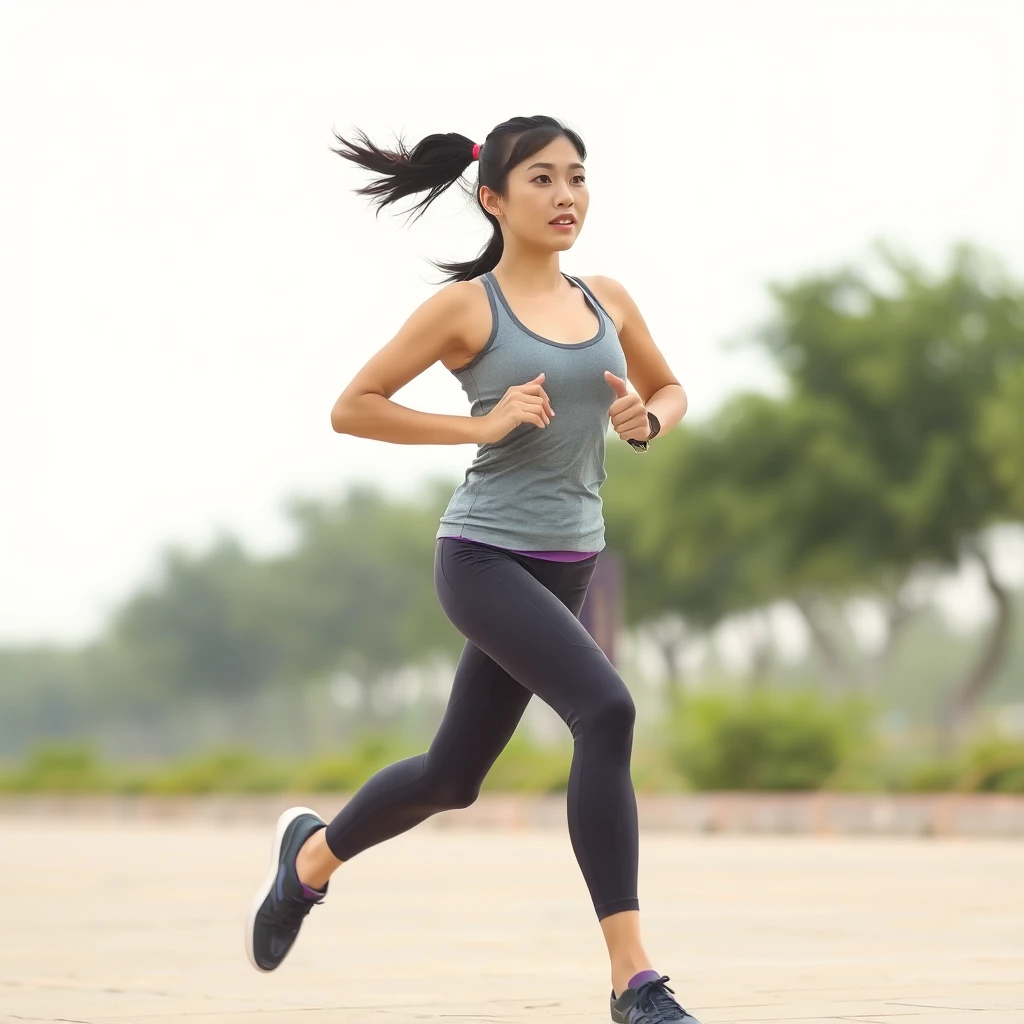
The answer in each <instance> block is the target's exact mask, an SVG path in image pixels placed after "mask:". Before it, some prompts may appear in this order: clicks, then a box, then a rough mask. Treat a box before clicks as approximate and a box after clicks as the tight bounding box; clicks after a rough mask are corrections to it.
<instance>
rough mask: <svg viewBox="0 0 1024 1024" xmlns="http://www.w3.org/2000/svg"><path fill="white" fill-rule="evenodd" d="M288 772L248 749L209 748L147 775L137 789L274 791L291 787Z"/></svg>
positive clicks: (167, 792) (190, 791) (187, 791)
mask: <svg viewBox="0 0 1024 1024" xmlns="http://www.w3.org/2000/svg"><path fill="white" fill-rule="evenodd" d="M291 775H292V773H291V772H289V771H288V770H287V768H285V767H284V766H282V765H278V764H275V763H273V762H270V761H267V760H266V759H264V758H260V757H257V756H256V755H255V754H253V753H252V752H250V751H247V750H242V749H228V750H219V751H213V752H211V753H208V754H203V755H202V756H200V757H196V758H192V759H189V760H187V761H182V762H179V763H178V764H176V765H173V766H171V767H169V768H167V769H164V770H163V771H159V772H156V773H154V774H153V775H151V776H150V777H149V778H148V779H146V780H145V781H143V782H141V783H140V784H139V788H138V790H137V791H138V792H145V793H155V794H173V793H188V794H192V793H218V792H220V793H278V792H281V791H282V790H286V789H289V788H290V787H291Z"/></svg>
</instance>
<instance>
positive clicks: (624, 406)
mask: <svg viewBox="0 0 1024 1024" xmlns="http://www.w3.org/2000/svg"><path fill="white" fill-rule="evenodd" d="M604 379H605V380H606V381H608V383H609V384H610V385H611V386H612V387H613V388H614V389H615V394H616V395H617V396H618V397H617V398H616V399H615V401H614V402H612V404H611V408H609V410H608V416H609V417H610V418H611V421H612V426H613V427H614V428H615V432H616V433H617V434H618V435H619V437H621V438H622V440H623V441H629V440H633V441H646V440H647V439H648V438H649V437H650V436H651V421H650V420H649V419H648V418H647V406H645V405H644V403H643V401H642V400H641V398H640V396H639V395H638V394H636V393H635V392H633V391H630V390H629V389H628V388H627V387H626V382H625V381H624V380H623V379H622V378H621V377H616V376H615V374H614V373H610V372H609V371H608V370H605V371H604Z"/></svg>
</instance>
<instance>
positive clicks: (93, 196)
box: [0, 0, 1024, 793]
mask: <svg viewBox="0 0 1024 1024" xmlns="http://www.w3.org/2000/svg"><path fill="white" fill-rule="evenodd" d="M664 10H667V9H661V8H660V6H659V5H654V4H649V5H644V4H640V5H639V6H635V5H634V7H633V14H632V17H631V18H630V19H629V20H625V19H624V18H623V17H622V16H621V14H620V13H619V12H617V11H616V9H614V8H613V7H611V6H604V5H590V6H584V7H573V8H550V7H549V8H545V7H525V8H516V9H513V10H506V11H505V12H504V13H503V15H502V16H501V17H500V18H499V19H495V18H493V16H492V14H489V13H488V12H487V11H486V10H483V9H480V8H473V9H469V8H467V9H466V10H464V11H463V12H462V13H461V15H460V16H459V17H458V18H449V17H447V16H445V17H443V18H442V17H441V16H440V15H439V14H437V13H435V12H432V11H431V9H430V8H429V6H422V5H420V6H412V5H409V6H405V7H402V6H399V7H398V8H395V9H394V10H393V11H390V13H389V14H388V15H387V16H386V13H385V12H383V11H375V10H374V9H373V8H372V7H369V6H367V5H355V4H347V3H336V4H314V3H298V4H290V5H288V6H287V7H285V6H283V5H280V4H269V3H247V4H244V5H243V4H238V3H233V2H225V3H218V4H206V3H202V4H201V3H176V4H174V5H153V4H137V3H127V2H109V3H102V4H100V3H93V4H70V3H67V4H62V3H54V2H39V3H33V4H27V3H16V2H4V3H0V84H2V88H0V109H2V114H3V124H4V131H3V134H2V137H0V149H2V168H3V171H2V174H3V178H4V182H5V187H4V188H3V190H2V191H0V224H2V230H0V235H2V239H3V241H2V242H0V280H2V288H3V298H2V302H0V345H2V349H3V361H2V366H0V438H2V441H0V450H2V452H3V466H2V477H0V479H2V496H0V787H2V788H4V789H7V790H10V791H46V790H79V791H118V792H151V793H169V792H186V793H187V792H205V791H213V790H225V791H231V792H242V791H247V792H263V791H280V790H290V789H297V790H301V791H304V792H309V791H316V790H333V791H348V790H350V789H351V788H353V787H355V786H358V785H359V784H360V783H361V782H362V781H363V779H364V778H365V777H366V775H367V774H368V773H369V772H371V771H372V770H373V769H374V768H376V767H378V766H379V765H381V764H383V763H386V762H387V761H390V760H392V759H394V758H395V757H399V756H404V755H405V754H409V753H413V752H416V751H418V750H421V749H423V748H424V746H425V744H426V743H427V742H429V737H430V735H431V733H432V731H433V728H434V727H435V725H436V723H437V721H438V719H439V717H440V715H441V713H442V711H443V707H444V702H445V700H446V697H447V693H448V688H449V685H450V679H451V673H452V670H453V667H454V664H455V661H456V659H457V657H458V653H459V650H460V648H461V644H462V641H461V637H460V636H459V635H458V633H457V632H456V631H455V629H454V628H453V627H452V626H451V625H450V624H449V623H448V621H447V620H446V619H445V617H444V615H443V613H442V612H441V611H440V609H439V607H438V605H437V601H436V598H435V596H434V592H433V583H432V563H433V548H434V539H433V538H434V534H435V532H436V527H437V519H438V517H439V515H440V514H441V511H442V510H443V508H444V506H445V504H446V503H447V501H448V498H449V496H450V494H451V492H452V490H453V489H454V487H455V486H456V485H457V483H458V482H459V480H460V479H461V474H462V473H463V471H464V469H465V467H466V466H467V465H468V464H469V462H470V460H471V458H472V455H473V451H472V449H471V448H470V447H469V446H461V447H452V448H440V447H419V446H417V447H406V448H403V447H399V446H390V445H384V444H381V443H379V442H372V441H365V440H360V439H355V438H351V437H342V436H338V435H335V434H334V433H333V432H332V430H331V427H330V422H329V413H330V409H331V406H332V404H333V402H334V400H335V398H336V397H337V395H338V394H339V393H340V391H341V390H342V389H343V388H344V386H345V385H346V384H347V382H348V381H349V380H350V379H351V377H352V376H353V375H354V373H355V372H356V371H357V370H358V368H359V367H360V366H361V365H362V364H363V363H364V362H365V360H366V359H368V358H369V356H370V355H371V354H372V353H373V352H374V351H376V350H377V349H378V348H380V347H381V346H382V345H383V344H385V343H386V342H387V341H388V340H389V339H390V337H391V336H392V335H393V334H394V333H395V331H396V330H397V329H398V327H399V326H400V325H401V323H402V322H403V321H404V319H405V318H406V317H407V316H408V315H409V313H411V312H412V310H413V309H414V308H415V307H416V305H417V304H418V303H420V302H422V301H423V300H424V299H425V298H427V296H428V295H430V294H431V292H432V291H433V290H434V289H435V287H436V282H437V280H438V276H439V275H438V274H437V273H436V272H435V271H434V270H433V269H432V268H431V267H430V266H429V264H428V263H427V262H426V261H427V259H428V258H435V259H455V258H459V259H464V258H466V257H467V255H469V254H473V253H475V252H477V251H478V250H479V248H480V247H481V246H482V245H483V243H484V241H485V239H486V237H487V234H488V231H489V229H488V228H487V227H486V225H485V222H484V220H483V218H482V217H481V216H480V215H479V214H478V213H477V212H475V210H474V208H473V206H472V205H471V204H470V202H469V201H467V199H466V198H465V196H463V195H462V193H461V192H460V191H459V190H458V189H453V190H451V192H450V194H448V195H446V196H445V197H443V199H442V200H441V201H439V202H437V203H435V204H434V206H433V207H432V208H431V210H430V211H429V212H428V213H427V215H426V216H425V217H423V219H422V220H420V221H418V222H417V223H416V224H415V225H411V226H409V225H406V224H405V222H404V220H403V219H402V218H401V217H391V216H382V217H381V218H380V219H377V218H375V217H374V216H373V214H372V212H371V211H370V210H369V208H368V206H367V204H366V202H365V201H364V200H363V199H361V198H360V197H357V196H356V195H354V193H353V189H355V188H357V187H358V186H359V185H360V184H362V183H363V182H364V181H365V176H362V175H361V174H360V172H358V171H357V170H355V169H354V168H352V167H350V166H349V165H347V164H345V163H343V161H341V160H340V159H339V158H338V157H337V156H335V155H334V154H332V153H331V152H330V148H329V147H330V146H331V144H332V143H333V136H332V134H331V131H332V129H337V130H338V131H339V132H341V133H345V132H346V131H349V130H351V128H352V127H353V126H358V127H359V128H361V129H364V130H365V131H367V132H368V133H369V134H370V136H371V137H372V138H374V139H375V140H377V141H379V142H382V143H386V142H388V141H390V140H391V139H393V137H394V135H395V134H397V133H400V134H402V135H403V136H404V137H405V138H406V139H407V140H409V141H410V142H413V141H415V140H416V139H418V138H419V137H421V136H423V135H425V134H428V133H431V132H444V131H457V132H460V133H463V134H466V135H469V136H471V137H474V138H477V139H479V140H482V139H483V137H484V136H485V135H486V133H487V132H488V131H489V129H490V128H491V127H492V126H493V125H494V124H496V123H498V122H500V121H503V120H505V119H507V118H509V117H512V116H515V115H519V114H535V113H546V114H551V115H553V116H556V117H559V118H561V119H563V120H564V121H566V122H567V123H569V124H570V125H571V126H572V127H573V128H575V129H576V130H578V131H579V132H580V133H581V134H582V136H583V138H584V140H585V142H586V144H587V146H588V150H589V156H588V160H587V170H588V179H589V184H590V189H591V196H592V198H591V210H590V214H589V218H588V222H587V225H586V227H585V229H584V231H583V233H582V236H581V238H580V241H579V243H578V244H577V245H576V246H575V247H574V249H573V250H572V251H571V252H569V253H567V254H566V256H565V259H564V263H563V269H565V270H566V271H567V272H569V273H573V274H604V275H608V276H611V277H614V278H616V279H618V280H620V281H621V282H622V283H623V284H624V285H625V286H626V287H627V289H629V291H630V292H631V294H632V295H633V297H634V298H635V299H636V301H637V303H638V304H639V306H640V308H641V310H642V311H643V313H644V316H645V318H646V320H647V323H648V325H649V326H650V328H651V331H652V333H653V335H654V337H655V340H656V341H657V343H658V344H659V346H660V347H661V349H662V350H663V351H664V352H665V354H666V356H667V358H668V360H669V362H670V364H671V366H672V368H673V370H674V371H675V373H676V374H677V376H678V377H679V379H680V380H681V381H682V382H683V384H684V386H685V387H686V389H687V391H688V394H689V397H690V413H689V415H688V416H687V418H686V420H685V421H684V424H683V425H682V426H681V427H680V428H679V429H677V430H674V431H671V432H670V433H669V434H668V435H665V436H663V437H662V438H659V440H658V441H657V442H656V443H655V444H654V445H653V446H652V450H651V452H650V453H649V454H648V455H647V456H642V457H641V456H637V455H635V454H634V453H633V452H632V451H631V450H630V449H629V448H628V447H627V446H625V445H623V444H621V443H619V442H618V441H617V439H615V437H614V435H612V436H610V438H609V444H608V460H607V465H608V473H609V476H608V481H607V483H606V485H605V487H604V490H603V492H602V493H603V495H604V498H605V513H606V522H607V541H608V547H607V549H606V551H605V553H604V554H603V556H602V561H601V567H600V572H599V576H598V577H597V578H596V580H595V584H594V588H593V590H592V593H591V598H590V599H589V600H588V607H587V609H586V622H587V624H588V626H589V628H591V629H592V631H593V632H594V634H595V636H597V637H598V639H599V641H600V642H601V643H602V646H604V647H605V649H606V651H607V652H608V653H609V655H610V656H611V657H613V659H614V661H615V663H616V665H617V667H618V668H619V670H620V672H621V673H622V675H623V676H624V678H625V679H626V680H627V682H628V684H629V686H630V688H631V690H632V692H633V694H634V697H635V699H636V702H637V706H638V722H637V741H636V743H635V751H636V752H635V756H634V776H635V780H636V784H637V787H638V789H640V790H642V791H647V792H673V791H675V792H681V791H687V790H720V789H734V790H846V791H850V790H854V791H857V790H859V791H866V792H881V791H885V792H913V791H923V790H933V791H935V790H939V791H941V790H950V789H961V790H995V791H1002V792H1024V601H1022V599H1021V593H1020V590H1021V587H1022V586H1024V529H1022V523H1024V230H1022V229H1024V190H1022V189H1021V187H1020V183H1021V181H1024V143H1022V142H1021V135H1020V132H1019V130H1018V129H1017V128H1016V125H1017V122H1018V120H1019V112H1020V109H1021V107H1022V102H1024V64H1022V63H1021V61H1020V59H1019V44H1020V40H1021V38H1022V37H1024V8H1022V7H1021V6H1020V5H1018V4H1014V3H1010V2H1006V3H998V2H994V0H988V2H985V0H980V2H979V0H969V2H968V0H963V2H952V0H950V2H943V3H934V2H933V3H925V2H906V0H904V2H899V0H896V2H887V3H885V4H881V3H874V2H864V0H858V2H856V3H854V2H843V0H835V2H831V3H825V2H810V0H776V2H773V3H771V4H758V3H737V2H735V0H728V2H717V3H714V4H711V3H684V4H682V5H676V6H675V7H673V8H672V11H673V13H672V18H673V19H674V21H673V29H672V31H671V32H668V31H665V26H664V24H663V23H662V22H663V19H664V17H665V13H664ZM471 173H472V172H471ZM397 398H398V400H399V401H401V402H402V403H403V404H406V405H410V406H413V407H416V408H420V409H424V410H427V411H433V412H443V413H465V412H467V411H468V410H467V408H466V406H465V404H464V396H463V394H462V392H461V390H460V389H459V386H458V384H457V382H456V381H455V380H454V378H453V377H451V375H450V374H448V373H447V372H446V371H445V370H444V369H443V368H442V367H440V366H435V367H434V368H432V369H431V370H430V371H428V372H427V373H426V374H424V375H423V376H422V377H421V378H419V379H418V380H416V381H415V382H413V383H412V384H410V385H409V386H408V387H407V388H405V389H403V391H402V392H400V394H399V395H398V396H397ZM569 756H570V748H569V745H568V737H567V733H566V730H565V728H564V726H563V725H562V723H561V722H560V721H559V720H558V719H557V718H556V717H555V716H554V715H553V713H551V712H550V711H549V710H548V709H547V708H546V707H544V706H543V705H540V704H539V703H538V702H534V706H532V707H531V709H530V712H529V714H528V716H527V718H526V720H525V721H524V723H523V726H522V727H521V728H520V730H519V732H518V733H517V735H516V737H515V738H514V740H513V742H512V744H511V745H510V747H509V748H508V750H507V751H506V752H505V754H503V755H502V758H501V759H500V760H499V762H498V764H497V765H496V766H495V769H494V771H493V773H492V776H491V777H490V778H489V779H488V782H487V787H488V788H490V789H492V790H497V789H500V790H515V791H527V792H529V791H538V792H557V791H558V790H560V789H561V788H563V787H564V785H565V780H566V778H567V775H568V767H569Z"/></svg>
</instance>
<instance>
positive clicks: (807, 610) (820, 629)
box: [795, 595, 851, 695]
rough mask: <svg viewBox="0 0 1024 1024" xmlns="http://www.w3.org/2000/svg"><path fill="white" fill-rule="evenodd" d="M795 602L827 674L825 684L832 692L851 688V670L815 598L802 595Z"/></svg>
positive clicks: (840, 691) (835, 692)
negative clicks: (826, 625) (828, 628)
mask: <svg viewBox="0 0 1024 1024" xmlns="http://www.w3.org/2000/svg"><path fill="white" fill-rule="evenodd" d="M795 604H796V606H797V608H799V609H800V613H801V614H802V615H803V617H804V622H806V623H807V628H808V630H809V631H810V634H811V643H812V645H813V646H814V649H815V650H816V651H817V653H818V659H819V660H820V662H821V667H822V669H823V671H824V674H825V686H826V688H827V689H828V691H829V692H830V693H832V694H835V695H839V694H842V693H844V692H846V691H847V690H849V689H850V683H851V672H850V668H849V666H848V665H847V664H846V659H845V658H844V657H843V654H842V651H841V650H840V649H839V645H838V644H837V643H836V641H835V638H834V637H832V636H831V634H830V633H829V631H828V630H827V629H826V628H825V626H824V624H823V623H822V621H821V617H820V614H819V612H818V609H817V607H816V602H815V600H814V599H813V598H811V597H809V596H807V595H801V596H800V597H799V598H797V599H796V601H795Z"/></svg>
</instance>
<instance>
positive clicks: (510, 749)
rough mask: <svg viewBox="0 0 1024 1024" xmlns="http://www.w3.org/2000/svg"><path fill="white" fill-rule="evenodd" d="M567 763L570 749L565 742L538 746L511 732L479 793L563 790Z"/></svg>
mask: <svg viewBox="0 0 1024 1024" xmlns="http://www.w3.org/2000/svg"><path fill="white" fill-rule="evenodd" d="M571 763H572V748H571V747H569V746H567V745H565V744H561V743H560V744H558V745H556V746H541V745H540V744H537V743H533V742H531V741H530V740H529V739H527V738H526V737H525V736H520V735H514V736H513V737H512V739H511V740H510V741H509V744H508V746H507V747H505V749H504V750H503V751H502V752H501V753H500V754H499V755H498V759H497V761H495V762H494V766H493V767H492V768H491V770H490V772H489V773H488V775H487V778H486V779H485V780H484V784H483V786H482V792H485V793H487V792H491V793H495V792H497V793H563V792H565V789H566V787H567V786H568V785H569V766H570V764H571Z"/></svg>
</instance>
